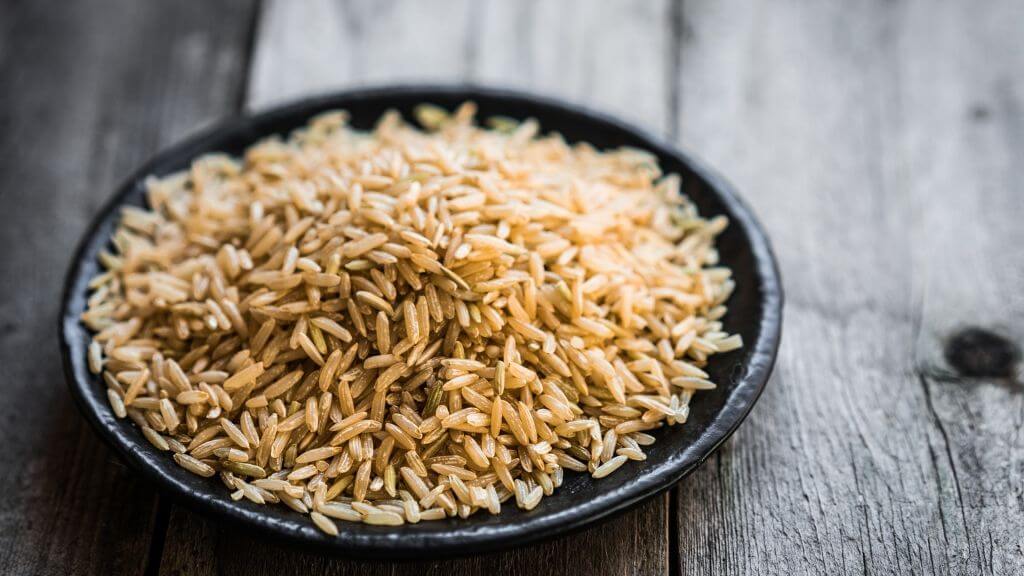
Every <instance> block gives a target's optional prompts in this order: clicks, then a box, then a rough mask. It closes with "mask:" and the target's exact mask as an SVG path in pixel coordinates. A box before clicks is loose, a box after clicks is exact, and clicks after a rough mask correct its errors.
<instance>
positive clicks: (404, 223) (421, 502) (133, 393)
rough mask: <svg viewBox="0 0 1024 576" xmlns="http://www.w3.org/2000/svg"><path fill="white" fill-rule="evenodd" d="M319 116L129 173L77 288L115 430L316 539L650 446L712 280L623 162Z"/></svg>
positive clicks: (690, 242)
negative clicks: (141, 202) (174, 166)
mask: <svg viewBox="0 0 1024 576" xmlns="http://www.w3.org/2000/svg"><path fill="white" fill-rule="evenodd" d="M420 116H421V120H422V121H424V125H425V126H429V127H430V128H431V129H430V130H428V131H420V130H417V129H415V128H413V127H411V126H410V125H408V124H405V123H404V122H402V121H401V120H400V119H399V118H398V117H397V116H394V115H388V116H386V117H385V118H383V119H382V120H381V122H380V124H379V125H378V127H377V128H376V130H375V131H373V132H372V133H363V132H358V131H355V130H353V129H351V128H349V127H348V126H347V125H346V123H345V115H344V114H343V113H337V112H332V113H327V114H324V115H322V116H320V117H317V118H315V119H313V120H312V121H311V122H310V124H309V125H308V126H307V127H306V128H305V129H303V130H300V131H296V132H295V133H293V134H292V135H291V136H290V137H289V138H288V139H287V140H283V141H282V140H268V141H265V142H261V143H258V144H256V145H255V146H253V147H251V148H250V149H249V150H248V151H246V154H245V156H244V158H242V159H233V158H229V157H226V156H223V155H211V156H206V157H203V158H200V159H197V160H196V161H195V162H194V163H193V165H192V167H191V168H190V170H189V171H187V172H184V173H181V174H176V175H171V176H168V177H165V178H162V179H151V180H150V181H149V182H148V200H149V210H141V209H137V208H129V209H125V211H124V213H123V216H122V220H121V227H120V228H119V230H118V232H117V233H116V235H115V242H114V251H113V252H111V253H109V254H106V253H105V255H104V256H103V257H102V258H101V261H102V263H103V265H104V266H105V267H106V271H105V272H104V273H102V274H101V275H99V276H97V277H96V278H95V279H93V281H92V282H91V283H90V288H91V289H92V290H93V294H92V295H91V297H90V299H89V309H88V310H87V311H86V312H85V314H84V315H83V317H82V320H83V322H84V323H85V324H86V325H87V326H89V327H90V328H91V329H93V331H94V332H95V334H94V337H93V340H92V342H91V343H90V345H89V348H88V358H87V360H88V366H89V369H90V370H91V371H92V372H93V373H97V374H101V376H102V379H103V380H104V382H106V385H107V397H108V400H109V402H110V405H111V408H112V410H113V411H114V414H115V415H116V416H117V417H119V418H125V417H128V418H131V419H132V421H133V422H135V423H136V424H138V425H139V426H141V427H142V433H143V435H144V436H145V438H147V440H148V441H149V442H150V443H151V444H153V446H154V447H156V448H157V449H159V450H161V451H169V452H171V453H173V458H174V460H175V461H176V462H177V463H178V465H180V466H181V467H182V468H184V469H186V470H188V471H190V472H193V473H195V474H199V475H201V476H208V477H209V476H214V475H216V474H217V473H218V472H219V473H220V477H221V479H222V480H223V481H224V482H225V484H226V485H227V486H228V488H229V489H230V490H231V493H230V496H231V497H232V498H235V499H243V498H244V499H247V500H250V501H252V502H257V503H275V502H280V503H283V504H284V505H286V506H288V507H290V508H292V509H293V510H296V511H298V512H300V513H303V514H309V515H310V517H311V520H312V522H313V523H314V524H315V525H316V526H317V527H318V528H319V529H320V530H322V531H324V532H325V533H327V534H331V535H335V534H337V533H338V527H337V525H336V524H335V522H334V520H343V521H349V522H365V523H368V524H378V525H386V526H397V525H401V524H403V523H406V522H409V523H416V522H419V521H423V520H438V519H441V518H445V517H449V516H456V515H457V516H462V517H465V516H468V515H470V514H473V513H475V512H477V511H480V510H486V511H488V512H489V513H492V514H497V513H499V511H500V510H501V503H502V502H505V501H509V500H513V501H514V502H515V503H516V505H517V506H520V507H522V508H524V509H527V510H529V509H533V508H534V507H536V506H538V505H539V503H540V501H541V500H542V498H543V497H544V496H545V495H549V494H551V493H552V492H554V491H555V490H556V489H557V487H558V486H560V485H561V484H562V481H563V477H564V470H569V471H571V472H587V471H589V472H590V473H591V475H592V476H593V477H594V478H602V477H604V476H607V475H608V474H611V473H613V472H615V471H616V470H617V469H619V468H620V467H623V466H627V464H626V463H627V461H628V460H643V459H645V458H646V454H645V453H644V447H645V446H648V445H650V444H651V443H653V442H654V440H655V436H654V435H652V434H649V433H648V432H650V431H652V430H655V429H657V428H660V427H662V426H663V425H665V424H669V425H671V424H680V423H683V422H685V421H686V418H687V416H688V414H689V404H690V401H691V399H692V397H693V395H694V394H695V393H696V392H697V391H700V390H708V389H712V388H714V387H715V383H714V381H713V380H712V379H711V378H710V377H709V375H708V373H707V372H706V371H705V368H706V366H707V363H708V358H709V357H710V356H712V355H714V354H719V353H725V352H730V351H733V350H736V349H737V348H740V347H741V346H742V344H743V343H742V339H741V338H740V336H739V335H730V334H728V333H727V332H725V331H724V330H723V327H722V322H721V318H722V316H723V315H724V314H725V313H726V308H725V302H726V301H727V300H728V298H729V296H730V294H731V292H732V291H733V288H734V282H733V280H732V279H731V274H730V272H729V270H728V269H727V268H725V267H723V266H721V264H720V262H719V257H718V253H717V251H716V249H715V245H714V240H715V237H716V236H717V235H718V234H719V233H721V232H722V230H723V229H724V228H725V225H726V221H725V219H724V217H715V218H712V219H710V220H705V219H703V218H701V217H700V215H699V214H698V213H697V211H696V209H695V207H694V205H693V204H692V203H691V202H690V201H689V200H688V199H687V198H686V197H685V196H682V195H681V194H680V193H679V186H680V182H679V178H678V177H677V176H675V175H667V176H663V175H662V174H661V172H660V170H659V168H658V166H657V163H656V159H655V158H654V157H653V156H651V155H649V154H647V153H645V152H642V151H639V150H634V149H619V150H610V151H603V152H602V151H598V150H596V149H594V148H593V147H591V146H588V145H585V144H580V145H575V146H572V145H569V144H567V143H566V142H565V141H564V140H562V139H561V138H560V137H559V136H557V135H551V136H539V135H538V133H537V127H536V123H534V122H532V121H528V122H524V123H522V124H515V123H513V124H512V125H510V126H508V128H509V129H508V130H503V131H488V130H482V129H480V128H477V127H475V126H474V125H473V123H472V116H473V106H472V105H471V104H466V105H464V106H462V107H461V108H460V109H459V110H458V111H457V112H456V113H455V114H453V115H451V116H449V115H448V114H447V113H445V112H444V111H443V110H440V109H437V108H424V109H422V110H421V111H420Z"/></svg>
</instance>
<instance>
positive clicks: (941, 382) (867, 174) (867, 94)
mask: <svg viewBox="0 0 1024 576" xmlns="http://www.w3.org/2000/svg"><path fill="white" fill-rule="evenodd" d="M1021 16H1022V14H1021V11H1020V6H1019V4H1016V5H1015V4H1014V3H1012V2H999V3H995V5H993V4H986V5H985V6H984V8H982V7H981V6H975V5H971V4H969V3H956V2H948V3H921V2H909V3H905V2H904V3H895V2H863V3H847V2H842V3H841V2H824V3H801V4H796V3H791V2H771V1H767V2H759V3H757V4H756V5H755V6H753V7H752V6H751V5H750V3H747V2H738V1H735V2H734V1H729V2H714V3H711V2H702V3H687V4H686V6H685V10H684V12H683V14H682V21H683V23H684V26H685V29H687V30H688V31H689V34H687V35H686V37H685V40H684V42H683V43H682V45H681V46H680V55H679V58H680V62H681V77H680V83H679V95H680V102H681V109H680V125H679V131H680V137H681V140H682V141H683V142H684V143H685V144H687V145H688V146H689V147H691V148H693V149H695V150H697V151H698V152H699V153H700V154H701V155H702V156H705V157H706V158H708V159H709V160H710V161H711V162H712V163H713V164H714V165H716V166H719V167H720V168H722V169H723V171H724V172H725V173H726V174H727V175H728V176H729V177H730V178H731V179H733V180H734V181H735V182H736V183H737V184H738V185H739V188H740V189H741V190H743V191H744V192H745V194H746V197H747V198H748V199H749V200H750V202H751V203H752V204H753V205H754V207H755V208H756V210H757V212H758V214H759V215H760V216H762V218H763V220H764V222H765V224H766V225H767V227H768V229H769V231H770V233H771V234H772V237H773V239H774V241H775V247H776V249H777V252H778V254H779V257H780V260H781V264H782V268H783V276H784V278H785V281H786V288H787V311H786V327H785V336H784V342H783V348H782V352H781V356H780V359H779V367H778V369H777V372H776V378H775V379H774V381H773V382H772V383H771V385H770V386H769V388H768V390H767V391H766V393H765V395H764V397H763V398H762V400H761V402H760V404H759V405H758V407H757V408H756V409H755V410H754V412H753V414H752V415H751V418H750V420H749V421H748V422H747V424H746V425H745V426H744V427H743V428H742V429H741V430H740V431H739V433H738V434H737V435H736V438H735V439H734V441H733V442H731V443H730V445H729V446H728V447H727V448H726V449H725V450H723V451H722V452H721V453H720V454H719V455H718V456H717V457H716V458H715V460H714V461H713V462H712V463H711V465H710V466H705V467H704V468H703V469H701V470H700V471H698V473H697V474H695V475H694V476H693V477H691V479H689V480H688V481H686V482H684V483H683V485H682V486H681V487H680V488H679V489H678V491H677V494H676V498H677V499H678V502H679V506H678V507H679V514H678V518H677V521H678V522H679V534H678V540H677V542H678V546H679V552H680V557H679V560H680V562H679V564H678V565H677V568H678V569H679V572H680V573H682V574H689V573H737V574H821V573H861V572H863V573H919V574H927V573H932V574H945V573H971V574H1010V573H1019V572H1020V571H1021V564H1022V562H1024V556H1022V555H1021V552H1020V548H1019V533H1020V529H1021V528H1022V527H1024V513H1022V508H1021V496H1020V488H1019V487H1020V477H1021V470H1022V465H1021V464H1022V455H1021V451H1020V441H1021V438H1020V422H1021V414H1022V404H1021V403H1022V401H1024V400H1022V398H1021V396H1020V395H1019V394H1018V393H1017V391H1018V389H1019V384H1007V383H1004V385H1002V386H1000V385H996V384H994V383H993V381H986V380H964V379H960V378H947V377H945V376H941V375H940V374H941V372H940V371H946V370H947V369H948V367H947V366H946V365H945V362H944V360H943V359H942V355H941V352H940V350H941V347H942V345H943V343H944V341H945V340H946V338H947V337H948V336H949V334H950V333H951V332H952V331H954V330H955V329H957V328H959V327H961V326H963V325H969V324H978V325H980V326H982V327H986V328H1001V329H1002V330H1004V331H1005V332H1006V333H1008V334H1009V335H1010V336H1011V338H1013V339H1014V340H1016V341H1020V339H1021V337H1022V336H1024V334H1022V333H1021V327H1020V322H1019V320H1020V318H1021V313H1022V312H1024V301H1022V299H1021V296H1020V293H1019V285H1020V280H1021V270H1022V268H1021V264H1022V260H1024V251H1022V250H1021V248H1020V246H1021V239H1022V238H1021V236H1022V234H1024V232H1022V231H1021V228H1020V226H1019V222H1018V220H1019V217H1020V214H1021V210H1022V208H1024V205H1022V200H1021V196H1020V193H1019V182H1020V179H1021V168H1020V159H1021V157H1020V152H1021V149H1022V148H1021V143H1022V142H1024V140H1022V137H1024V130H1022V127H1024V124H1022V123H1021V98H1022V94H1024V91H1022V84H1021V81H1022V78H1021V74H1020V71H1021V70H1022V69H1024V68H1022V65H1024V61H1022V59H1024V53H1022V52H1021V51H1020V50H1019V46H1020V44H1019V30H1018V28H1019V26H1018V25H1017V24H1018V23H1019V22H1020V18H1021ZM716 492H717V495H716V497H713V498H709V497H707V495H708V494H710V493H716Z"/></svg>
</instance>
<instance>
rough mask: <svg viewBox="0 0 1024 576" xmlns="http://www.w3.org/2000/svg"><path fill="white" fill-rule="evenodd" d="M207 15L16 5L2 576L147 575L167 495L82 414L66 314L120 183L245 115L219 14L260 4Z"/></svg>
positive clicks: (3, 285)
mask: <svg viewBox="0 0 1024 576" xmlns="http://www.w3.org/2000/svg"><path fill="white" fill-rule="evenodd" d="M204 6H205V8H204V7H200V6H198V5H188V4H184V3H162V4H159V5H156V4H153V5H149V4H147V5H146V6H143V5H142V4H141V3H138V2H134V1H133V0H126V1H88V2H74V3H65V2H14V3H11V2H4V3H0V86H3V89H2V91H0V195H2V199H3V205H4V209H3V211H2V212H0V241H2V242H4V244H5V245H6V246H8V250H7V251H6V253H5V255H4V256H3V258H0V328H2V330H0V372H2V374H3V379H4V382H3V393H2V400H0V438H2V439H3V445H4V448H3V450H2V451H0V486H3V491H4V497H3V498H2V499H0V534H2V536H0V573H2V574H138V573H141V572H142V570H143V569H144V567H145V566H146V563H147V555H148V552H149V550H150V545H151V542H150V540H151V534H152V531H153V525H154V521H155V520H154V519H155V517H156V516H155V510H156V502H157V498H156V494H155V493H154V491H153V490H152V489H151V488H150V487H149V486H146V485H144V484H143V483H142V482H141V481H140V480H138V479H137V478H135V477H134V475H132V474H131V473H130V472H128V471H127V470H126V469H125V468H124V467H123V466H122V465H121V464H120V463H119V462H118V461H117V460H116V459H115V458H114V456H113V455H112V454H111V453H110V452H109V451H108V450H107V449H106V447H105V446H103V445H102V444H101V442H100V440H99V439H98V437H97V436H95V435H94V434H93V433H92V432H91V430H89V429H88V426H87V425H86V423H85V421H84V420H83V419H82V418H81V417H80V416H79V415H78V414H77V412H76V411H75V409H74V408H73V406H72V402H71V399H70V397H69V395H68V393H67V391H66V389H65V387H64V384H63V379H64V377H63V374H62V373H61V368H60V361H59V352H58V349H57V331H56V327H57V315H58V310H57V308H58V304H59V302H60V291H61V282H62V279H63V275H64V271H65V270H66V268H67V265H68V261H69V258H70V255H71V253H72V252H73V250H74V246H75V243H76V242H77V240H78V238H79V236H80V235H81V234H82V232H83V231H84V229H85V226H86V223H87V221H88V220H89V218H91V217H92V215H93V214H94V213H95V212H96V210H97V209H98V207H99V205H100V203H101V202H103V201H104V200H106V198H107V197H109V195H110V194H112V193H113V190H114V187H115V185H116V184H117V183H118V181H119V180H120V179H122V178H124V177H125V176H126V175H127V173H128V171H129V170H131V169H134V168H135V167H136V166H137V165H138V164H139V163H140V162H141V161H142V160H143V159H144V158H145V156H147V155H149V154H151V153H152V152H154V151H155V150H156V149H157V148H158V147H159V146H162V145H165V144H167V143H168V142H169V141H170V140H172V139H175V138H177V137H179V136H180V135H181V133H182V132H183V131H185V130H189V129H192V128H194V127H195V126H196V125H197V124H198V123H201V122H204V121H208V120H209V119H210V118H212V117H214V116H218V115H220V114H222V113H224V112H225V111H227V110H230V109H231V108H232V107H233V106H234V105H235V102H236V100H237V98H238V89H237V87H238V86H240V85H241V84H240V82H239V79H240V74H241V73H242V69H241V67H240V66H239V64H240V63H241V62H243V61H244V59H243V58H241V56H242V54H243V52H242V48H244V45H245V42H244V35H240V34H238V33H237V32H238V31H239V29H235V28H234V27H233V25H224V24H223V23H222V22H214V21H212V20H210V19H209V12H208V11H209V10H211V9H212V10H214V12H215V13H216V14H217V15H218V16H219V17H222V19H223V20H225V21H229V22H233V21H235V19H238V18H240V19H241V21H242V22H245V21H246V13H247V9H248V7H249V3H248V2H246V1H228V2H217V3H204ZM219 19H220V18H219ZM240 29H244V28H240Z"/></svg>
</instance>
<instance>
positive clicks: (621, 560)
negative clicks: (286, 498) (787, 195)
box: [161, 0, 670, 575]
mask: <svg viewBox="0 0 1024 576" xmlns="http://www.w3.org/2000/svg"><path fill="white" fill-rule="evenodd" d="M588 4H589V3H586V2H567V3H562V2H557V3H549V2H524V3H518V2H517V3H511V2H469V1H466V0H451V1H447V0H446V1H443V2H420V1H413V0H409V1H388V2H369V1H355V2H352V1H350V2H309V3H306V2H303V3H296V2H287V1H283V0H281V1H273V0H272V1H269V2H268V3H267V4H266V5H265V6H264V9H263V16H262V18H261V23H260V26H259V33H258V37H257V41H256V46H255V55H254V59H253V63H252V74H251V76H250V84H249V99H248V106H249V107H250V108H254V109H258V108H262V107H265V106H268V105H272V104H275V103H279V102H281V101H283V100H287V99H290V98H294V97H296V96H298V95H307V94H310V93H316V92H323V91H327V90H331V89H338V88H344V87H352V86H358V85H365V84H372V83H383V82H400V81H414V80H415V81H429V80H444V81H447V82H453V81H455V82H458V81H486V82H487V83H489V84H497V85H503V86H512V87H519V88H528V89H531V90H534V91H538V92H541V93H547V94H554V95H559V96H562V97H566V98H569V99H572V100H575V101H579V102H587V103H590V104H591V105H594V106H600V107H602V108H604V109H606V110H610V111H613V112H618V113H621V114H622V115H624V116H625V117H627V118H630V119H632V120H634V121H636V122H639V123H643V124H644V125H645V126H646V127H647V128H649V129H651V130H653V131H656V132H664V131H665V130H666V127H667V123H668V118H669V114H668V93H667V87H668V85H669V83H668V81H667V76H666V74H667V68H666V64H665V58H666V57H667V56H668V54H669V46H670V42H669V41H668V36H669V32H670V30H669V28H668V23H667V20H666V19H665V18H664V16H665V15H667V12H668V10H667V7H668V3H667V2H649V3H644V4H643V5H642V6H641V5H640V4H638V3H635V2H625V1H617V2H609V3H608V5H607V9H602V10H587V9H584V7H585V6H586V5H588ZM602 6H604V5H602ZM627 54H628V56H627ZM605 66H609V67H614V69H615V70H616V74H614V75H612V74H608V73H606V72H607V69H606V68H605ZM637 103H642V106H636V104H637ZM667 503H668V500H667V498H666V497H659V498H657V499H655V500H654V501H653V502H651V503H649V504H648V505H646V506H644V507H642V508H640V509H638V510H637V511H634V512H632V513H630V514H627V515H624V516H622V517H621V518H620V519H619V520H616V521H614V522H613V523H611V524H608V525H604V526H601V527H598V528H596V529H593V530H589V531H587V532H584V533H582V534H578V535H573V536H570V537H567V538H564V539H560V540H556V541H554V542H549V543H545V544H543V545H540V546H537V547H532V548H529V549H526V550H517V551H512V552H509V553H505V554H497V555H491V556H485V557H481V558H472V559H467V560H458V561H452V562H435V563H428V564H420V565H416V564H408V565H397V566H389V565H381V564H364V563H357V562H345V561H338V560H330V559H324V558H320V557H318V556H315V555H310V554H304V553H301V552H297V551H290V550H283V549H280V548H277V547H272V546H267V545H266V543H263V542H260V541H254V540H252V539H251V538H250V537H248V536H245V535H238V534H236V532H235V531H233V530H231V529H230V528H229V527H222V526H218V525H216V524H215V523H211V522H209V521H206V520H204V519H201V518H198V517H196V516H195V515H193V514H191V513H189V512H186V511H183V510H177V509H175V510H174V512H173V513H172V515H171V521H170V526H169V529H168V533H167V540H166V546H165V549H164V559H163V563H162V565H161V572H162V573H164V574H193V573H217V574H243V573H250V572H252V573H255V574H276V573H280V572H285V571H292V570H297V571H298V572H302V573H327V574H356V573H363V572H370V573H376V572H378V571H379V572H381V573H391V572H397V573H403V574H404V573H409V574H420V573H423V572H424V571H426V572H427V573H438V574H447V573H452V572H456V573H465V574H494V575H496V574H529V573H537V574H542V573H552V572H571V571H572V569H573V567H574V566H577V565H579V566H581V567H584V566H585V567H586V571H587V572H588V573H591V574H623V573H626V574H664V573H666V572H667V571H668V564H669V562H668V554H669V550H668V530H667V519H668V513H667ZM206 541H215V542H216V543H217V545H216V548H215V549H213V550H211V549H209V548H206V547H205V544H204V542H206ZM293 566H299V567H301V568H298V569H296V568H293Z"/></svg>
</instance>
